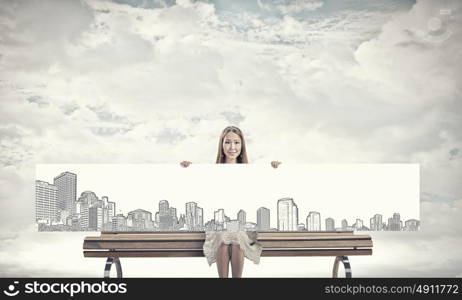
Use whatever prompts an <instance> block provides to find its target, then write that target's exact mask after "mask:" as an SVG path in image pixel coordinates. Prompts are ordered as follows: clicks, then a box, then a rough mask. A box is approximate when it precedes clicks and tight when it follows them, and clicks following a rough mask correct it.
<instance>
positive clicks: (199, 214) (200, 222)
mask: <svg viewBox="0 0 462 300" xmlns="http://www.w3.org/2000/svg"><path fill="white" fill-rule="evenodd" d="M196 224H197V225H196V226H197V228H196V229H197V230H202V229H203V227H204V209H203V208H202V207H199V206H198V207H196Z"/></svg>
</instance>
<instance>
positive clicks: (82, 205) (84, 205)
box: [76, 191, 101, 229]
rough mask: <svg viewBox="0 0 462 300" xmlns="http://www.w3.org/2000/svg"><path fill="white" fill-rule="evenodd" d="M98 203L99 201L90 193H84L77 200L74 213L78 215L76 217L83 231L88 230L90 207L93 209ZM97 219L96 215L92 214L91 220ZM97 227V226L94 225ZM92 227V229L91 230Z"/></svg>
mask: <svg viewBox="0 0 462 300" xmlns="http://www.w3.org/2000/svg"><path fill="white" fill-rule="evenodd" d="M98 201H101V200H99V199H98V197H97V196H96V194H95V193H94V192H92V191H85V192H83V193H82V194H81V195H80V197H79V200H77V205H76V213H77V214H78V217H79V219H80V226H81V227H82V228H83V229H86V228H90V207H94V206H95V205H98V203H99V202H98ZM94 217H96V218H97V217H98V213H97V212H96V213H95V212H94V210H93V212H92V218H94ZM94 224H95V223H94V222H93V221H92V226H93V227H94V226H95V225H94ZM96 226H97V225H96ZM93 227H92V228H93Z"/></svg>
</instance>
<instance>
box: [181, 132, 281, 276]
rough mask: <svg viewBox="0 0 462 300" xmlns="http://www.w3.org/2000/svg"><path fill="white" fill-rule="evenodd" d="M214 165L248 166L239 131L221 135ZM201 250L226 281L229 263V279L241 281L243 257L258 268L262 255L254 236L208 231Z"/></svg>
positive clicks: (185, 165)
mask: <svg viewBox="0 0 462 300" xmlns="http://www.w3.org/2000/svg"><path fill="white" fill-rule="evenodd" d="M216 163H217V164H246V163H248V159H247V149H246V146H245V140H244V135H243V134H242V131H241V130H240V129H239V128H237V127H235V126H228V127H226V128H225V129H224V130H223V132H222V133H221V136H220V141H219V143H218V154H217V160H216ZM190 164H191V162H189V161H183V162H181V165H182V166H183V167H188V166H189V165H190ZM279 164H280V162H278V161H273V162H271V165H272V166H273V168H277V167H278V166H279ZM203 249H204V255H205V257H206V258H207V261H208V263H209V265H212V264H213V263H214V262H216V263H217V269H218V276H219V277H220V278H227V277H228V273H229V264H230V263H231V269H232V276H233V277H234V278H240V277H242V271H243V268H244V257H247V258H248V259H250V260H252V261H253V262H254V263H255V264H258V263H259V262H260V254H261V251H262V247H261V245H260V244H259V243H258V242H257V235H256V232H245V231H208V232H206V237H205V242H204V246H203Z"/></svg>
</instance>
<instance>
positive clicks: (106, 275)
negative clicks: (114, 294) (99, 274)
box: [104, 257, 122, 278]
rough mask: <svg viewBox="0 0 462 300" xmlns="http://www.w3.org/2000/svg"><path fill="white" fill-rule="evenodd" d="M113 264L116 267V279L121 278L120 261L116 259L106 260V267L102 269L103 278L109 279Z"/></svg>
mask: <svg viewBox="0 0 462 300" xmlns="http://www.w3.org/2000/svg"><path fill="white" fill-rule="evenodd" d="M113 263H114V264H115V265H116V271H117V278H122V265H121V264H120V259H119V258H118V257H108V258H107V260H106V266H105V267H104V278H110V277H111V267H112V264H113Z"/></svg>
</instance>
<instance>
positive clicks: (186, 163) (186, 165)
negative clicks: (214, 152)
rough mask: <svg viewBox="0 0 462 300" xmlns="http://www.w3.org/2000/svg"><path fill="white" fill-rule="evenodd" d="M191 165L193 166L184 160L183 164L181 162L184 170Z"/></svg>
mask: <svg viewBox="0 0 462 300" xmlns="http://www.w3.org/2000/svg"><path fill="white" fill-rule="evenodd" d="M190 164H192V162H190V161H187V160H183V161H182V162H180V165H181V166H182V167H183V168H187V167H188V166H189V165H190Z"/></svg>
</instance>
